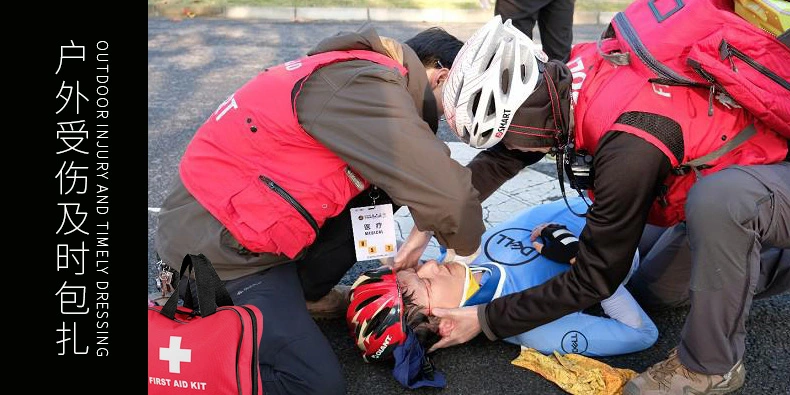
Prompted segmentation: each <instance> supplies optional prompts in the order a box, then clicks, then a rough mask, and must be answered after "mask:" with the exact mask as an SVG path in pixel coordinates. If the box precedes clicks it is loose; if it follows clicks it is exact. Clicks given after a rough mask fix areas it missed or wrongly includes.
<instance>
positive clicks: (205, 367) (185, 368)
mask: <svg viewBox="0 0 790 395" xmlns="http://www.w3.org/2000/svg"><path fill="white" fill-rule="evenodd" d="M193 270H194V277H195V280H194V284H195V285H196V291H197V299H198V303H197V305H196V306H195V304H193V303H192V296H191V295H192V292H191V289H189V287H188V286H187V288H186V294H185V297H184V306H195V307H196V308H195V309H193V308H191V307H183V306H178V299H179V293H178V292H176V293H174V294H173V295H172V296H171V297H170V298H169V299H168V300H167V302H166V303H165V305H164V306H154V307H149V308H148V394H149V395H158V394H162V395H165V394H166V395H173V394H201V395H225V394H234V395H248V394H251V395H258V394H262V393H263V391H262V389H261V380H260V374H259V372H258V347H259V346H260V341H261V333H262V330H263V317H262V315H261V312H260V310H259V309H258V308H257V307H255V306H252V305H241V306H235V305H234V304H233V301H232V300H231V298H230V294H228V291H227V290H226V289H225V286H224V285H223V283H222V282H221V280H220V279H219V276H218V275H217V272H216V271H215V270H214V267H213V266H212V265H211V262H209V260H208V259H207V258H206V257H205V256H204V255H203V254H200V255H191V254H190V255H187V256H186V257H185V258H184V261H183V263H182V264H181V273H180V274H181V276H180V279H179V280H181V281H186V280H187V279H188V277H187V276H189V275H191V274H192V271H193ZM175 278H176V277H175V276H174V279H175ZM178 282H180V281H178V280H176V284H175V285H176V290H178V289H179V288H178V284H177V283H178ZM190 284H192V283H191V282H188V283H187V285H190Z"/></svg>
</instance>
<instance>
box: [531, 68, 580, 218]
mask: <svg viewBox="0 0 790 395" xmlns="http://www.w3.org/2000/svg"><path fill="white" fill-rule="evenodd" d="M543 77H544V78H545V79H546V87H547V88H548V92H549V99H550V100H551V108H552V116H553V117H554V124H555V126H556V127H557V134H556V135H555V142H554V146H553V147H551V150H550V151H549V152H550V153H552V154H554V155H555V157H556V162H557V176H558V177H557V179H558V180H559V182H560V192H561V193H562V199H563V200H564V201H565V205H566V206H567V207H568V210H570V212H571V213H573V215H575V216H577V217H585V216H586V213H577V212H576V211H573V208H571V206H570V204H569V203H568V198H567V196H566V194H565V172H564V171H563V169H564V168H565V162H566V161H567V160H570V159H572V158H576V157H577V153H576V150H575V144H574V136H573V131H572V130H570V128H568V125H566V124H565V117H563V116H562V107H561V105H562V104H561V102H560V99H559V93H558V92H557V85H556V84H555V83H554V79H552V78H551V75H549V73H543ZM568 111H570V108H569V109H568ZM558 112H559V114H557V113H558ZM573 178H574V174H573V172H572V171H569V173H568V181H571V185H576V186H578V185H579V183H577V182H574V180H573ZM575 189H576V192H577V193H578V194H579V197H581V198H582V199H583V200H584V203H585V204H587V208H588V210H589V208H590V203H589V202H588V201H587V199H586V198H585V196H584V193H583V192H582V190H581V188H578V187H577V188H575Z"/></svg>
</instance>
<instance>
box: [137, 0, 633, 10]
mask: <svg viewBox="0 0 790 395" xmlns="http://www.w3.org/2000/svg"><path fill="white" fill-rule="evenodd" d="M483 1H487V0H483ZM629 2H630V0H583V1H577V2H576V11H620V10H622V9H623V8H625V5H626V4H628V3H629ZM148 4H149V5H154V6H159V7H179V8H183V7H228V6H254V7H349V8H353V7H360V8H421V9H424V8H446V9H461V10H475V9H480V8H481V7H480V2H479V1H478V0H148ZM493 7H494V5H493V3H491V8H492V9H493Z"/></svg>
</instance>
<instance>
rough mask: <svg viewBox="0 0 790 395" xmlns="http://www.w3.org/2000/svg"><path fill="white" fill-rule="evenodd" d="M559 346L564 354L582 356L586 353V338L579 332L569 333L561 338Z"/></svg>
mask: <svg viewBox="0 0 790 395" xmlns="http://www.w3.org/2000/svg"><path fill="white" fill-rule="evenodd" d="M561 346H562V351H564V352H565V353H566V354H583V353H584V352H585V351H587V346H588V344H587V338H586V337H585V336H584V334H583V333H581V332H579V331H570V332H568V333H566V334H565V336H563V337H562V344H561Z"/></svg>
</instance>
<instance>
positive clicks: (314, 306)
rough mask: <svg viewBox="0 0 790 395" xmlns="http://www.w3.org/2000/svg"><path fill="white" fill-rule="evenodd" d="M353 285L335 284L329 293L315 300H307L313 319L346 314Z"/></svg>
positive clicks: (338, 316)
mask: <svg viewBox="0 0 790 395" xmlns="http://www.w3.org/2000/svg"><path fill="white" fill-rule="evenodd" d="M350 294H351V286H348V285H335V286H334V288H332V290H330V291H329V293H328V294H326V295H324V297H323V298H321V299H318V300H316V301H315V302H311V301H309V300H308V301H307V311H309V312H310V315H311V316H312V317H313V319H317V320H324V319H334V318H341V317H345V316H346V310H347V309H348V303H349V296H350Z"/></svg>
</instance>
